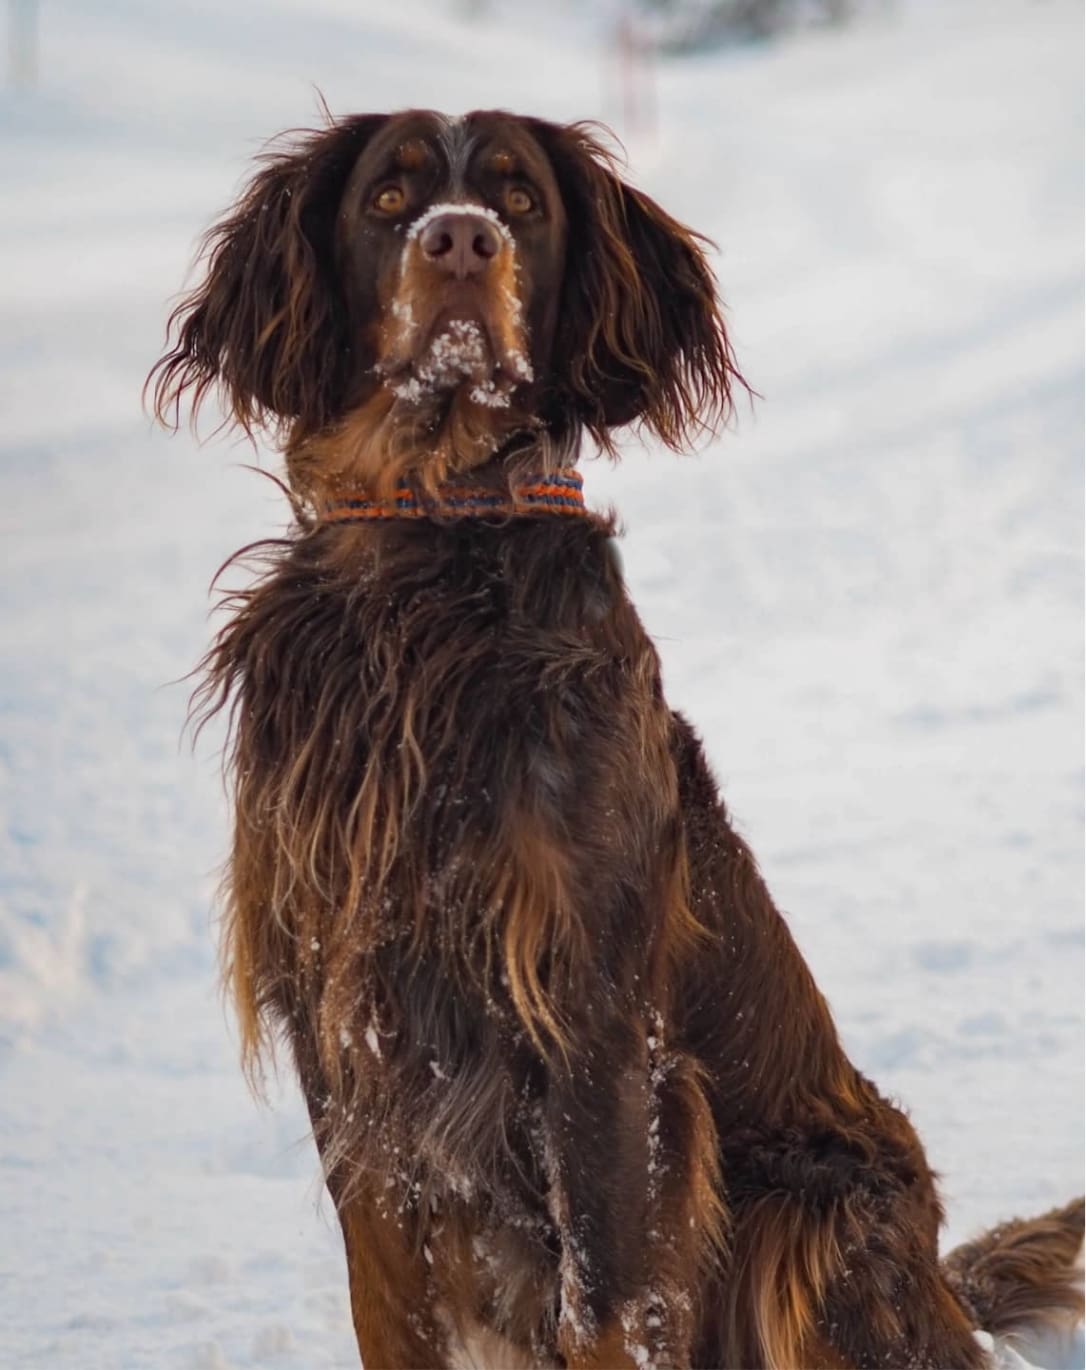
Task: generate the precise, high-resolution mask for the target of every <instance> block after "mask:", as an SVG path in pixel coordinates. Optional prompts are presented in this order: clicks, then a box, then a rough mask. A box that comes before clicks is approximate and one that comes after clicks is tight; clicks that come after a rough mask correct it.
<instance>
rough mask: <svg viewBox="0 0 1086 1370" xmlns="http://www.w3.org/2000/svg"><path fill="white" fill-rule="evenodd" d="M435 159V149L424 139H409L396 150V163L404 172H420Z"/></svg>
mask: <svg viewBox="0 0 1086 1370" xmlns="http://www.w3.org/2000/svg"><path fill="white" fill-rule="evenodd" d="M433 157H434V152H433V149H432V148H431V147H430V145H429V143H427V142H426V141H425V140H424V139H422V138H409V139H408V140H407V142H406V143H401V144H400V146H399V147H398V148H397V149H396V154H395V163H396V166H397V167H399V168H400V169H401V170H402V171H418V169H419V168H420V167H422V166H425V164H426V163H427V162H429V161H432V160H433Z"/></svg>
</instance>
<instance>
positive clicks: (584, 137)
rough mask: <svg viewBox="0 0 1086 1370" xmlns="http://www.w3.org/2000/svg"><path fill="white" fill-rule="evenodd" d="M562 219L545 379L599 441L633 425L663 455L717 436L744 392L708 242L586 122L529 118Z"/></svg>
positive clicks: (603, 443) (606, 443)
mask: <svg viewBox="0 0 1086 1370" xmlns="http://www.w3.org/2000/svg"><path fill="white" fill-rule="evenodd" d="M531 122H532V129H533V132H534V133H535V135H536V137H537V138H538V139H539V141H540V143H541V144H542V145H543V147H544V148H545V149H546V151H547V152H548V154H549V156H550V158H551V163H552V166H553V167H554V171H555V174H556V176H557V179H558V183H559V188H560V190H561V192H562V198H563V201H564V203H565V206H566V211H567V215H568V219H569V236H568V242H567V249H566V269H565V280H564V284H563V291H562V305H561V312H560V321H559V325H558V332H557V337H556V348H555V374H556V376H557V380H558V387H559V391H560V393H564V396H565V397H567V398H568V399H570V400H572V402H573V405H574V408H575V409H576V411H577V413H578V415H579V416H580V418H581V420H582V422H583V423H584V424H585V426H586V427H587V428H588V429H589V430H590V432H591V433H592V435H593V436H594V437H595V439H596V440H597V442H599V443H600V444H601V446H603V447H604V448H606V449H607V450H613V441H612V438H611V436H610V430H611V429H612V428H618V427H620V426H621V425H623V424H627V423H632V422H635V421H640V422H641V423H642V425H643V426H644V427H645V428H646V429H648V430H650V431H651V432H653V433H655V434H656V436H657V437H659V438H660V439H661V441H663V442H664V443H666V444H667V445H668V446H669V447H672V448H676V449H678V448H681V447H684V446H686V445H688V444H689V443H690V441H691V440H692V439H694V438H696V437H697V436H698V435H699V434H700V433H703V432H704V431H706V430H709V431H715V429H716V428H717V427H719V426H720V425H721V424H722V423H724V422H726V421H727V419H728V417H729V416H730V414H731V410H732V392H733V388H734V387H735V385H737V384H738V385H741V386H744V385H745V382H744V381H743V378H742V376H741V375H740V373H739V370H738V368H737V366H736V364H735V358H734V356H733V353H732V349H731V344H730V342H729V340H728V335H727V333H726V331H725V328H724V319H723V315H722V312H721V306H720V302H719V300H718V299H717V294H716V282H715V280H714V277H713V273H712V270H711V269H710V267H709V264H708V262H707V261H706V258H705V250H706V248H707V247H709V246H711V244H710V243H709V241H708V240H707V239H706V238H703V237H702V236H701V235H700V234H698V233H695V232H694V231H693V230H691V229H689V228H686V227H684V226H683V225H682V224H680V223H679V222H677V220H675V219H673V218H672V217H671V216H670V215H669V214H666V213H665V212H664V210H662V209H661V208H660V206H659V205H657V204H656V203H655V202H654V201H652V200H650V199H649V197H648V196H647V195H643V194H641V192H640V191H637V190H634V189H633V187H632V186H628V185H626V184H625V183H624V182H623V181H622V179H621V177H620V176H619V175H618V172H617V169H616V166H615V161H614V158H613V157H612V155H611V154H610V153H609V152H608V151H607V149H606V148H605V147H604V146H603V145H602V144H601V143H600V141H599V139H598V137H597V136H595V134H594V131H593V128H592V126H591V125H585V124H572V125H568V126H561V125H555V124H547V123H544V122H543V121H541V120H540V121H535V120H533V121H531Z"/></svg>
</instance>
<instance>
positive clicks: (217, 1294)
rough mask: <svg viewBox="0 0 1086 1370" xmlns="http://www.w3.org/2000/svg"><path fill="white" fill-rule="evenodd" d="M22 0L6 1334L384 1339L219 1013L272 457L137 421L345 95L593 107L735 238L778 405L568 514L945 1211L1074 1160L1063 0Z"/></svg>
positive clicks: (2, 828) (629, 470) (1073, 27)
mask: <svg viewBox="0 0 1086 1370" xmlns="http://www.w3.org/2000/svg"><path fill="white" fill-rule="evenodd" d="M3 8H4V16H3V17H4V20H5V22H6V25H7V27H6V30H5V46H3V48H2V49H0V51H2V54H3V59H4V64H5V65H4V71H3V81H4V85H3V89H2V91H0V182H2V186H3V193H2V200H0V320H2V326H0V359H2V364H0V418H2V423H0V547H2V549H3V561H4V568H5V574H4V576H3V579H2V581H0V661H2V665H0V1097H2V1098H3V1108H2V1109H0V1232H2V1233H3V1237H2V1239H0V1364H2V1365H4V1366H12V1367H15V1366H19V1367H23V1366H27V1367H31V1366H34V1367H38V1366H40V1367H46V1366H48V1367H50V1370H55V1367H61V1366H64V1367H67V1366H78V1367H83V1366H86V1367H99V1366H122V1367H125V1368H126V1370H128V1368H129V1367H143V1366H146V1367H155V1370H161V1368H162V1367H167V1368H172V1367H193V1366H195V1367H207V1368H208V1370H221V1368H222V1367H227V1366H266V1367H273V1370H274V1367H282V1368H283V1370H294V1368H295V1367H297V1368H298V1370H302V1368H303V1367H304V1368H306V1370H308V1368H309V1367H327V1366H349V1365H352V1364H354V1363H355V1352H354V1349H353V1338H352V1335H351V1331H350V1324H349V1316H348V1311H347V1301H346V1281H345V1276H344V1271H343V1263H342V1257H341V1254H340V1249H339V1242H338V1235H337V1232H336V1230H335V1224H334V1218H333V1215H332V1213H331V1209H330V1205H329V1203H328V1201H327V1200H326V1199H325V1200H323V1201H321V1199H320V1184H319V1179H318V1172H317V1166H316V1158H315V1154H314V1152H313V1149H312V1146H311V1144H310V1143H309V1142H308V1140H307V1138H306V1124H305V1119H304V1113H303V1110H302V1109H301V1107H300V1104H299V1101H298V1098H297V1096H296V1093H295V1091H294V1088H293V1085H292V1082H291V1081H290V1080H289V1078H286V1079H284V1080H282V1081H281V1082H275V1081H273V1082H271V1085H270V1094H271V1107H270V1108H262V1107H259V1106H258V1105H257V1104H255V1103H254V1102H253V1101H252V1100H251V1099H250V1097H249V1095H248V1094H247V1092H246V1089H245V1086H244V1084H243V1082H242V1080H241V1076H240V1072H239V1070H238V1068H237V1063H236V1059H235V1044H234V1041H233V1035H232V1034H233V1029H232V1024H231V1023H230V1019H229V1014H228V1013H227V1011H226V1010H225V1009H224V1008H223V1006H222V1004H221V1002H220V1000H219V997H218V991H217V987H216V982H215V975H216V968H215V940H216V927H215V913H214V889H215V884H216V880H217V873H218V863H219V862H220V861H221V859H222V857H223V855H224V853H225V850H226V843H227V836H228V824H229V815H228V810H227V806H226V803H225V800H224V797H223V792H222V786H221V782H220V779H219V759H220V758H219V755H218V749H219V747H220V746H221V736H215V735H207V736H205V738H204V739H203V740H202V741H201V742H200V744H199V746H198V747H197V748H196V751H195V754H193V753H191V752H190V749H189V747H188V745H187V743H185V742H182V741H181V731H182V727H183V721H184V715H185V708H186V700H187V696H188V692H189V688H190V687H189V684H188V683H187V682H186V681H185V680H184V679H183V677H184V676H185V673H186V672H188V671H189V670H190V668H191V667H192V665H193V663H194V662H195V661H196V660H197V659H198V658H199V656H200V654H201V652H202V650H203V647H204V645H205V643H206V641H207V639H208V636H209V633H210V631H211V624H209V621H208V610H209V599H208V582H209V581H210V579H211V576H212V574H213V572H214V571H215V569H216V568H217V567H218V566H219V564H220V563H221V562H222V561H223V559H224V558H225V557H226V556H227V555H228V554H229V553H230V552H232V551H233V550H234V549H235V548H237V547H238V546H239V545H241V544H242V543H244V542H247V541H249V540H251V539H254V538H257V537H260V536H264V535H269V534H275V533H277V532H279V531H281V530H282V528H283V527H284V525H285V523H286V521H287V515H288V511H287V509H286V507H285V505H284V503H283V502H282V500H281V499H280V498H279V497H278V496H277V495H276V493H275V491H274V490H273V489H272V487H271V485H270V483H269V482H267V481H263V480H261V479H259V478H258V477H257V476H255V475H253V474H252V473H251V472H250V471H248V470H247V469H245V468H246V465H247V464H251V463H258V464H260V465H262V466H264V467H266V468H268V469H271V470H275V469H277V466H276V457H275V454H274V453H271V452H267V451H256V452H254V451H253V450H252V448H251V447H249V446H248V445H247V444H245V443H243V442H240V441H238V440H236V439H234V438H231V437H229V436H222V435H220V436H217V437H210V438H209V440H208V441H206V442H205V443H204V444H203V445H202V446H201V445H198V444H197V443H196V442H195V441H194V439H193V437H192V436H191V435H190V434H188V433H182V434H179V435H178V436H176V437H173V438H170V437H168V436H167V435H165V434H162V433H159V432H156V431H154V430H153V429H152V426H151V425H150V423H149V421H148V420H147V418H146V417H145V415H144V414H143V413H142V411H141V407H140V387H141V384H142V381H143V377H144V375H145V374H146V371H147V369H148V367H149V366H150V364H151V363H152V362H153V360H154V359H155V357H156V355H157V354H158V351H159V349H160V346H161V343H162V335H163V328H164V322H165V317H166V313H167V311H168V308H169V303H170V299H171V297H172V296H174V295H175V294H176V292H177V291H178V290H179V289H180V287H181V285H182V283H183V281H184V279H185V274H186V271H187V269H188V268H189V266H190V264H191V262H192V259H193V254H194V250H195V246H196V241H197V239H198V237H199V235H200V233H201V232H202V231H203V230H204V229H206V228H207V226H208V225H209V224H210V223H211V222H212V221H213V220H214V218H215V216H216V215H217V214H219V213H220V212H222V211H223V210H224V209H225V208H226V207H227V206H228V205H229V204H230V203H231V201H232V198H233V197H234V196H235V195H236V193H237V191H238V188H239V185H240V184H241V182H242V179H243V178H244V176H245V175H246V172H247V168H248V167H249V165H250V163H251V159H252V157H253V156H254V154H256V153H257V152H259V150H260V149H261V147H262V145H263V143H264V141H265V140H266V139H267V138H268V137H269V136H270V135H272V134H273V133H275V132H277V131H278V130H280V129H283V128H287V127H291V126H298V125H313V124H315V123H317V122H319V118H320V115H319V109H318V104H319V94H318V93H320V94H322V95H323V97H324V99H326V100H327V103H328V105H329V107H330V108H331V110H332V111H333V113H335V114H337V115H339V114H346V113H350V112H359V111H366V110H377V109H395V108H402V107H405V106H409V105H426V106H430V107H435V108H439V109H444V110H446V111H447V112H450V113H456V112H462V111H464V110H467V109H471V108H474V107H490V106H506V107H509V108H512V109H514V110H517V111H519V112H527V113H534V114H539V115H544V116H547V117H551V118H554V119H573V118H585V117H594V118H600V119H603V120H605V121H606V122H607V123H609V124H610V125H611V126H612V127H613V128H614V129H615V131H616V132H617V133H618V134H619V136H620V137H621V138H622V139H623V141H624V143H625V147H626V151H627V155H628V160H629V176H630V178H631V179H632V180H634V181H635V182H636V183H637V184H639V185H640V186H642V187H643V188H644V189H646V190H647V191H648V192H649V193H650V194H652V195H654V196H655V197H656V198H658V199H659V200H661V201H662V203H663V204H664V205H665V206H666V208H667V209H668V210H669V211H671V212H672V213H673V214H675V215H676V216H677V217H679V218H680V219H683V220H685V221H687V222H689V223H690V224H692V225H693V226H694V227H696V228H698V229H700V230H701V231H703V232H706V233H708V234H709V235H711V236H712V237H713V238H714V239H715V241H716V243H717V244H718V245H719V255H718V257H717V258H716V268H717V271H718V274H719V277H720V281H721V288H722V293H723V295H724V298H725V300H726V302H727V305H728V308H729V314H728V317H729V320H730V323H731V327H732V331H733V339H734V342H735V345H736V348H737V351H738V355H739V359H740V362H741V364H742V366H743V369H744V371H745V373H746V375H747V377H748V378H749V380H750V381H751V383H752V385H753V386H754V387H755V388H756V389H757V390H758V392H759V393H760V396H761V398H760V399H758V400H757V401H756V402H755V403H754V404H753V405H752V406H749V407H748V406H746V405H743V406H742V407H741V409H740V412H739V414H738V416H737V419H736V423H735V425H734V427H733V429H732V431H729V432H727V433H724V434H722V435H721V436H720V437H719V438H718V439H717V440H715V441H714V442H712V443H709V444H707V445H706V446H705V447H704V449H703V450H702V451H701V452H699V453H697V454H694V455H692V456H690V457H688V458H675V457H673V456H669V455H665V454H663V453H660V452H657V451H652V450H649V449H646V448H645V447H644V446H642V445H641V444H640V443H639V442H638V440H637V439H636V437H635V436H631V438H630V441H629V442H628V443H627V444H626V452H625V455H624V458H623V460H622V461H621V462H620V463H618V464H617V465H612V464H609V463H606V462H604V461H594V460H587V459H586V461H585V464H584V472H585V477H586V493H587V496H588V498H589V501H590V502H592V503H594V504H596V505H598V506H602V505H608V504H613V505H614V506H615V507H616V508H617V509H618V510H619V511H620V513H621V515H622V518H623V522H624V524H625V527H626V530H627V535H626V539H625V543H624V556H625V562H626V572H627V577H628V580H629V583H630V586H631V590H632V593H633V594H634V597H635V599H636V601H637V603H638V605H639V608H640V610H641V612H642V614H643V616H644V618H645V621H646V623H647V624H648V627H649V629H650V631H651V632H652V633H653V634H654V636H655V637H656V639H657V641H658V643H659V645H660V649H661V652H662V655H663V659H664V668H665V674H666V682H667V688H668V692H669V696H670V698H671V699H672V701H673V702H674V703H675V704H676V705H677V706H679V707H681V708H683V709H684V710H686V711H687V712H688V713H689V714H690V715H691V716H692V717H693V719H694V720H695V721H696V722H697V724H698V726H699V728H700V729H701V730H702V731H703V733H704V736H705V739H706V744H707V746H708V749H709V752H710V755H711V757H712V759H713V762H714V765H715V766H716V769H717V772H718V775H719V777H720V779H721V781H722V783H723V787H724V792H725V795H726V797H727V800H728V802H729V805H730V807H731V808H732V810H733V811H734V814H735V816H736V818H737V820H738V822H739V825H740V827H741V829H742V831H743V832H744V834H745V835H746V836H747V837H748V839H749V840H750V841H751V842H752V843H753V846H754V849H755V851H756V852H757V853H758V854H759V857H760V860H761V862H762V864H763V867H764V869H765V872H766V874H767V877H768V879H769V881H770V884H771V886H772V888H773V890H774V892H775V893H776V895H777V898H778V900H779V902H780V904H781V905H782V907H783V908H784V909H785V911H786V912H787V915H788V917H789V920H790V923H791V925H792V927H793V929H794V931H795V933H796V936H797V938H798V939H799V941H800V944H801V946H802V947H803V949H804V951H805V953H806V954H807V956H808V958H809V959H810V961H811V964H812V966H813V969H814V971H815V974H816V976H817V977H818V979H819V981H820V983H821V985H822V987H823V989H824V991H825V992H826V994H827V995H828V997H829V999H830V1002H831V1005H832V1007H833V1009H834V1011H835V1013H836V1015H837V1019H838V1022H839V1024H840V1027H841V1030H842V1033H843V1035H844V1038H845V1041H846V1045H847V1047H848V1049H849V1050H850V1052H851V1053H852V1055H853V1057H854V1058H855V1059H856V1061H857V1063H858V1064H859V1065H860V1066H861V1068H863V1069H864V1070H865V1071H867V1072H868V1073H869V1074H871V1075H873V1076H875V1077H876V1078H877V1079H878V1080H879V1082H880V1084H881V1085H882V1086H883V1088H884V1089H885V1090H886V1091H887V1092H889V1093H891V1094H893V1095H894V1096H895V1097H897V1098H898V1099H900V1100H901V1101H903V1102H904V1103H905V1104H906V1105H907V1107H908V1108H909V1109H910V1111H911V1113H912V1115H913V1118H914V1121H915V1122H916V1124H917V1126H918V1127H919V1129H920V1131H921V1133H922V1135H923V1136H924V1138H925V1140H926V1142H927V1144H928V1147H929V1150H930V1153H931V1155H932V1158H933V1163H934V1164H935V1166H936V1167H937V1168H938V1169H939V1170H940V1171H941V1172H942V1174H943V1177H944V1191H945V1196H946V1200H947V1207H948V1217H949V1232H948V1241H951V1240H955V1239H959V1238H962V1237H964V1236H966V1235H968V1234H969V1233H970V1232H971V1231H973V1230H975V1229H976V1228H977V1227H979V1226H983V1225H986V1224H988V1223H990V1222H993V1221H995V1220H996V1219H998V1218H1002V1217H1008V1216H1010V1215H1012V1214H1014V1213H1028V1212H1035V1211H1040V1210H1042V1209H1044V1208H1046V1207H1051V1206H1052V1205H1053V1204H1055V1203H1057V1202H1060V1201H1062V1200H1063V1199H1065V1198H1066V1197H1068V1196H1069V1195H1070V1194H1071V1193H1072V1192H1075V1191H1076V1190H1078V1189H1080V1188H1081V1180H1082V1118H1083V1100H1082V1079H1083V1074H1082V1003H1083V998H1082V991H1083V984H1082V965H1083V963H1082V899H1083V862H1082V741H1083V739H1082V623H1083V604H1082V443H1083V390H1082V365H1083V356H1082V350H1083V349H1082V336H1083V272H1082V232H1083V184H1082V108H1083V99H1082V96H1083V91H1082V84H1083V82H1082V39H1083V33H1082V27H1083V14H1082V7H1081V5H1080V4H1078V3H1076V2H1075V0H853V2H852V3H847V2H846V0H810V2H809V3H801V0H671V2H670V3H668V2H667V0H652V2H651V3H650V0H645V2H644V3H643V4H640V5H632V4H630V5H623V4H620V3H618V0H613V2H608V0H598V3H592V0H551V2H550V3H549V4H547V5H542V6H541V5H534V4H528V3H517V0H432V3H426V4H424V3H422V0H397V3H396V4H395V5H386V4H379V3H376V0H372V2H367V0H305V3H302V0H263V2H262V3H255V0H246V2H238V0H216V2H215V3H213V2H212V0H179V2H178V3H159V4H155V5H147V4H141V3H137V0H38V3H36V4H32V3H29V0H4V6H3ZM213 427H214V425H213V423H209V424H207V429H208V433H210V430H211V429H212V428H213ZM587 455H588V454H586V457H587ZM782 1011H786V1009H782Z"/></svg>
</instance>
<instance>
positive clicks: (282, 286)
mask: <svg viewBox="0 0 1086 1370" xmlns="http://www.w3.org/2000/svg"><path fill="white" fill-rule="evenodd" d="M386 117H387V116H385V115H380V114H373V115H370V114H363V115H357V116H355V117H353V118H350V119H345V120H343V121H341V122H339V123H335V124H332V125H331V126H330V127H328V128H326V129H318V130H304V131H301V132H300V133H293V134H290V135H286V136H287V137H288V138H289V139H290V142H289V144H288V146H287V147H286V149H280V150H275V151H272V152H268V153H266V154H264V156H263V158H262V159H261V160H262V161H263V162H264V165H263V166H262V168H261V169H260V171H258V172H257V174H256V175H255V176H254V177H253V179H252V180H251V181H250V182H249V184H248V185H247V186H246V188H245V190H244V192H243V194H242V197H241V199H240V201H239V202H238V204H237V206H236V207H235V208H234V210H233V211H232V213H231V214H230V215H229V216H228V217H227V218H225V219H223V220H222V222H221V223H218V224H216V225H215V226H214V227H213V228H212V229H211V230H210V231H209V232H208V234H207V236H206V237H205V239H204V242H203V248H202V252H201V261H202V262H203V263H205V264H206V273H205V277H204V280H203V282H202V283H201V284H200V285H199V286H197V287H196V289H195V290H193V291H192V293H191V294H189V295H187V296H186V297H185V298H184V299H183V300H182V301H181V303H180V304H179V305H178V306H177V308H176V309H175V310H174V311H173V313H172V314H171V316H170V321H169V325H168V328H167V336H166V342H167V348H168V350H167V351H166V352H165V354H164V355H163V356H162V357H161V358H160V359H159V361H158V362H157V363H156V364H155V366H154V367H153V368H152V370H151V374H150V375H149V376H148V378H147V389H148V390H149V391H150V392H151V393H152V395H153V401H154V403H153V408H154V413H155V415H156V417H157V418H158V419H159V420H160V421H161V422H162V423H164V424H166V425H167V426H168V427H175V428H176V427H177V426H178V423H179V420H180V414H181V405H182V401H183V400H184V399H185V398H186V396H188V397H189V400H190V404H191V409H192V414H193V417H194V418H195V416H196V413H197V411H198V410H199V408H200V406H201V404H202V403H203V401H204V400H205V399H206V398H207V395H208V393H209V391H211V390H212V389H213V388H215V387H216V386H217V387H219V389H220V392H221V395H222V398H223V402H224V408H225V409H226V412H227V414H228V416H229V421H233V422H234V423H236V424H238V425H239V426H240V427H241V428H243V429H245V431H246V432H250V433H251V432H252V429H253V428H254V426H257V425H260V424H264V423H268V424H283V425H285V424H289V423H294V424H297V425H298V426H299V427H301V428H302V429H303V430H304V431H307V432H310V431H315V430H316V429H318V428H321V427H323V426H324V424H325V423H327V422H328V421H329V419H331V418H332V417H333V416H334V413H335V407H336V402H337V398H338V396H339V395H340V394H341V392H342V389H343V385H344V375H343V368H344V364H345V359H346V356H347V351H348V349H347V344H346V332H345V330H346V324H345V318H344V314H343V307H342V303H341V299H340V293H339V292H338V291H337V290H336V289H335V282H334V279H333V276H332V271H333V257H332V242H333V233H334V227H335V217H336V212H337V210H338V208H339V203H340V200H341V198H342V195H343V190H344V187H345V185H346V182H347V178H348V177H349V175H350V173H351V169H352V167H353V166H354V164H355V161H356V160H357V158H358V155H359V153H360V152H361V151H362V149H363V147H364V146H365V144H366V143H367V142H368V140H369V139H370V138H371V137H372V136H373V134H374V133H375V132H376V131H377V130H378V129H379V128H380V127H381V125H382V124H383V123H384V122H385V119H386Z"/></svg>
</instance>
